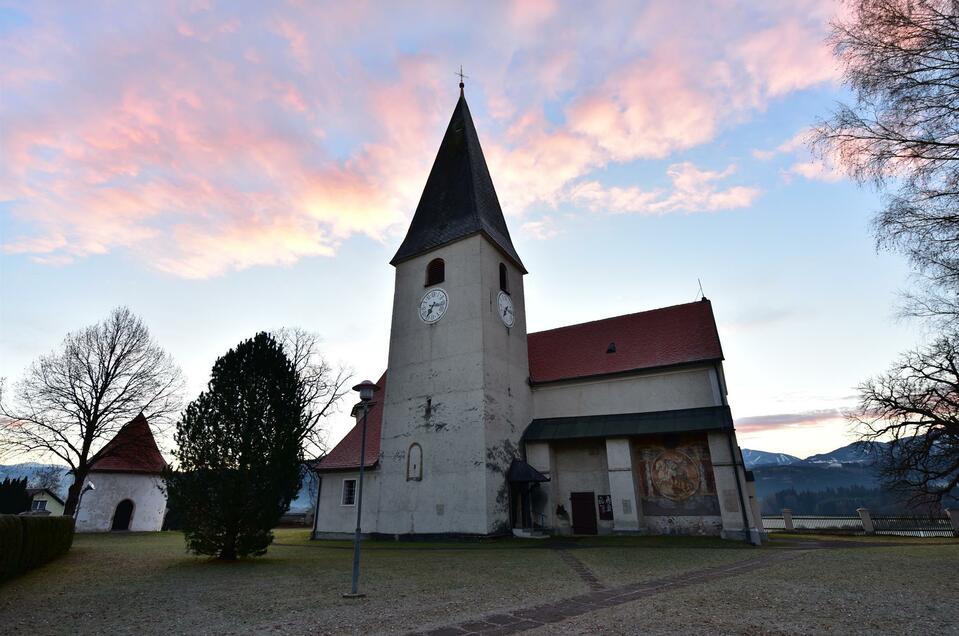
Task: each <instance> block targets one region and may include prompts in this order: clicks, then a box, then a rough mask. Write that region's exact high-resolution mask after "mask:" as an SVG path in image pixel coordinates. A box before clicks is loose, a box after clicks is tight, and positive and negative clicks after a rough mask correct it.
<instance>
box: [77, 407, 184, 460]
mask: <svg viewBox="0 0 959 636" xmlns="http://www.w3.org/2000/svg"><path fill="white" fill-rule="evenodd" d="M164 468H166V461H165V460H164V459H163V455H161V454H160V449H159V448H157V443H156V440H155V439H154V438H153V433H152V432H151V431H150V425H149V424H148V423H147V418H145V417H144V416H143V413H140V414H139V415H137V416H136V417H135V418H133V419H132V420H130V421H129V422H127V423H126V424H125V425H124V426H123V428H121V429H120V430H119V432H117V434H116V435H115V436H114V437H113V439H111V440H110V441H109V442H107V445H106V446H104V447H103V448H101V449H100V452H98V453H97V454H96V455H95V456H94V457H93V459H92V460H91V465H90V470H91V471H92V472H103V473H143V474H148V475H155V474H159V473H160V472H162V471H163V469H164Z"/></svg>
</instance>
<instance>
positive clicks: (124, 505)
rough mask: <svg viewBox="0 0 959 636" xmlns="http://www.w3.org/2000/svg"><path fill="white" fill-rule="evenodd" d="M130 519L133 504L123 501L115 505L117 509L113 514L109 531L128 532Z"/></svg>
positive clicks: (127, 500)
mask: <svg viewBox="0 0 959 636" xmlns="http://www.w3.org/2000/svg"><path fill="white" fill-rule="evenodd" d="M131 519H133V502H132V501H130V500H129V499H124V500H123V501H121V502H120V503H118V504H117V509H116V511H114V513H113V526H112V527H111V528H110V530H129V529H130V520H131Z"/></svg>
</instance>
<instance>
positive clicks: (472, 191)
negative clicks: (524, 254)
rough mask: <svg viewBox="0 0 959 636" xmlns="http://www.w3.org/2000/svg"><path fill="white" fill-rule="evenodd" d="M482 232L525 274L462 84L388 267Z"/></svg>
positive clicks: (461, 83)
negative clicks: (401, 240)
mask: <svg viewBox="0 0 959 636" xmlns="http://www.w3.org/2000/svg"><path fill="white" fill-rule="evenodd" d="M477 233H482V234H484V235H485V236H486V238H488V239H489V240H490V241H492V242H493V244H494V245H496V247H498V248H499V249H500V251H501V252H503V254H504V255H505V256H506V257H507V258H508V259H509V260H510V261H512V262H513V264H514V265H516V266H517V267H518V268H519V269H520V270H521V271H522V272H523V273H524V274H525V273H526V268H525V267H523V262H522V261H521V260H520V258H519V255H518V254H517V253H516V248H514V247H513V242H512V241H511V240H510V237H509V230H508V229H507V227H506V219H504V218H503V210H502V209H501V208H500V206H499V200H498V199H497V198H496V190H495V189H494V188H493V179H492V178H491V177H490V174H489V169H488V168H487V167H486V158H485V157H483V149H482V148H480V142H479V137H478V136H477V134H476V127H475V126H474V125H473V118H472V116H470V110H469V106H467V105H466V97H465V96H464V95H463V82H462V78H461V80H460V97H459V101H457V102H456V108H454V109H453V117H452V118H451V119H450V123H449V126H448V127H447V128H446V134H445V135H444V136H443V142H442V143H441V144H440V149H439V152H437V153H436V160H435V161H434V162H433V168H432V169H431V170H430V176H429V178H428V179H427V180H426V187H425V188H424V189H423V195H422V196H421V197H420V202H419V205H417V206H416V213H415V214H414V215H413V221H412V222H411V223H410V229H409V230H408V231H407V233H406V238H405V239H404V240H403V243H402V244H401V245H400V249H399V250H397V252H396V255H395V256H394V257H393V260H392V261H390V264H391V265H397V264H399V263H401V262H403V261H405V260H409V259H411V258H413V257H414V256H419V255H420V254H423V253H424V252H428V251H429V250H432V249H435V248H437V247H440V246H441V245H446V244H447V243H452V242H453V241H456V240H459V239H462V238H466V237H467V236H471V235H473V234H477Z"/></svg>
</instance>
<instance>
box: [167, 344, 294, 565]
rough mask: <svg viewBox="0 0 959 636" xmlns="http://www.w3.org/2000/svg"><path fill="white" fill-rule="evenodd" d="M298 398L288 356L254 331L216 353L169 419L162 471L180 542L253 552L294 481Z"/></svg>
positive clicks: (231, 552) (200, 548) (231, 553)
mask: <svg viewBox="0 0 959 636" xmlns="http://www.w3.org/2000/svg"><path fill="white" fill-rule="evenodd" d="M302 412H303V398H302V391H301V389H300V386H299V383H298V380H297V374H296V371H295V369H294V366H293V364H292V363H291V362H290V360H289V359H288V358H287V356H286V355H285V354H284V352H283V348H282V346H281V345H279V344H278V343H277V342H276V341H275V340H274V339H273V338H272V337H271V336H270V335H269V334H267V333H259V334H257V335H256V336H255V337H254V338H252V339H250V340H246V341H244V342H242V343H240V344H239V345H238V346H237V347H236V348H235V349H231V350H230V351H229V352H228V353H227V354H226V355H224V356H223V357H222V358H220V359H219V360H217V361H216V364H214V365H213V371H212V374H211V378H210V383H209V385H208V387H207V390H206V391H204V392H203V393H201V394H200V396H199V397H198V398H197V399H196V400H194V401H193V402H192V403H190V405H189V406H188V407H187V408H186V411H185V412H184V413H183V417H182V419H181V420H180V422H179V423H178V424H177V432H176V437H175V439H176V443H177V446H178V450H177V451H176V453H175V454H176V457H177V459H178V460H179V468H178V470H177V471H176V472H171V473H170V474H168V475H167V484H168V486H167V489H168V493H169V501H170V508H171V509H174V510H177V511H178V514H179V523H180V524H181V527H182V528H183V531H184V533H185V535H186V542H187V547H188V549H189V550H191V551H192V552H194V553H196V554H209V555H215V556H216V557H217V558H220V559H224V560H233V559H236V558H237V557H242V556H249V555H253V556H258V555H262V554H264V553H265V552H266V549H267V547H268V546H269V545H270V543H271V542H272V541H273V532H272V528H274V527H275V526H276V524H277V523H278V522H279V520H280V516H281V515H283V513H284V512H285V511H286V510H287V508H288V507H289V505H290V500H291V499H292V498H293V497H294V496H295V495H296V492H297V490H299V487H300V462H299V459H300V457H299V454H300V453H299V450H300V439H299V434H298V432H299V426H300V422H301V418H302Z"/></svg>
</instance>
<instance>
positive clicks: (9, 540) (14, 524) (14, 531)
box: [0, 515, 23, 581]
mask: <svg viewBox="0 0 959 636" xmlns="http://www.w3.org/2000/svg"><path fill="white" fill-rule="evenodd" d="M22 545H23V524H22V523H21V522H20V517H17V516H14V515H0V581H2V580H4V579H8V578H10V577H12V576H13V575H15V574H16V573H17V571H18V569H19V567H20V548H21V546H22Z"/></svg>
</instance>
